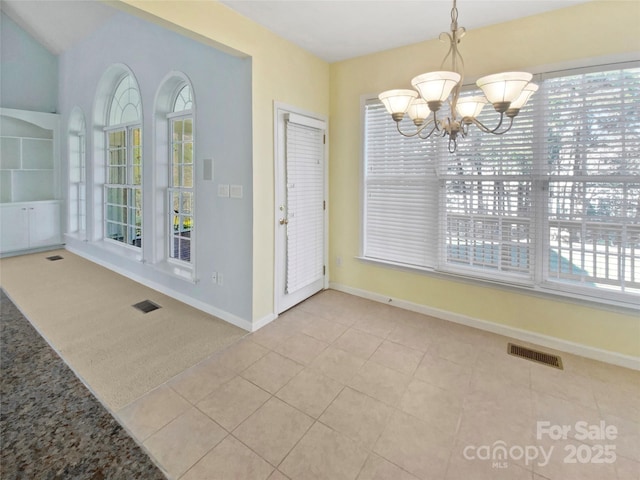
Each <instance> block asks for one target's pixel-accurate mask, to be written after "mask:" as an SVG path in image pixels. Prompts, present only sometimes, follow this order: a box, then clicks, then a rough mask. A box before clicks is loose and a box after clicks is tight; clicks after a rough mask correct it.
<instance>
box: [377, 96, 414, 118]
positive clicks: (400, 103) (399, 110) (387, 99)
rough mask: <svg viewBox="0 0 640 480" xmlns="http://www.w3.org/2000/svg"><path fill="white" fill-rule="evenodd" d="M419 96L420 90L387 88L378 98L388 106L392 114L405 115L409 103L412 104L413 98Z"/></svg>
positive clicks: (388, 110)
mask: <svg viewBox="0 0 640 480" xmlns="http://www.w3.org/2000/svg"><path fill="white" fill-rule="evenodd" d="M417 97H418V92H416V91H415V90H387V91H386V92H383V93H381V94H380V95H378V98H379V99H380V100H381V101H382V103H383V104H384V106H385V107H386V108H387V112H389V113H390V114H391V115H399V114H402V115H403V116H404V114H405V113H406V111H407V110H408V109H409V105H411V102H412V101H413V99H414V98H417ZM400 119H402V117H400Z"/></svg>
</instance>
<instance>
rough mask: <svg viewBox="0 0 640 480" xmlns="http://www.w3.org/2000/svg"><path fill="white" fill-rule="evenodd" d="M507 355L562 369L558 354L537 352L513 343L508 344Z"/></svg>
mask: <svg viewBox="0 0 640 480" xmlns="http://www.w3.org/2000/svg"><path fill="white" fill-rule="evenodd" d="M509 355H513V356H514V357H520V358H526V359H527V360H531V361H532V362H538V363H543V364H544V365H549V366H550V367H555V368H558V369H560V370H562V359H561V358H560V357H559V356H558V355H551V354H549V353H544V352H538V351H537V350H531V349H530V348H527V347H523V346H521V345H515V344H513V343H510V344H509Z"/></svg>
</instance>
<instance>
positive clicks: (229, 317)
mask: <svg viewBox="0 0 640 480" xmlns="http://www.w3.org/2000/svg"><path fill="white" fill-rule="evenodd" d="M66 249H67V250H68V251H69V252H71V253H73V254H75V255H78V256H79V257H82V258H85V259H87V260H89V261H91V262H93V263H97V264H98V265H100V266H102V267H104V268H107V269H109V270H111V271H112V272H116V273H118V274H120V275H122V276H124V277H127V278H130V279H131V280H133V281H135V282H138V283H140V284H142V285H144V286H145V287H149V288H151V289H153V290H156V291H157V292H160V293H163V294H165V295H167V296H168V297H171V298H175V299H176V300H179V301H180V302H182V303H186V304H187V305H189V306H191V307H193V308H197V309H198V310H201V311H203V312H205V313H208V314H209V315H213V316H214V317H218V318H219V319H221V320H224V321H225V322H227V323H230V324H232V325H235V326H236V327H240V328H242V329H243V330H246V331H248V332H251V331H253V330H255V329H256V328H255V327H254V326H253V325H252V323H251V322H250V321H248V320H245V319H243V318H240V317H238V316H237V315H234V314H232V313H229V312H227V311H224V310H221V309H219V308H216V307H213V306H211V305H209V304H207V303H205V302H202V301H200V300H197V299H195V298H192V297H189V296H188V295H185V294H183V293H180V292H176V291H175V290H173V289H171V288H168V287H166V286H164V285H161V284H159V283H156V282H153V281H151V280H149V279H147V278H144V277H141V276H140V275H136V274H133V273H131V272H130V271H128V270H125V269H123V268H120V267H117V266H115V265H112V264H111V263H109V262H106V261H104V260H102V259H101V258H98V257H95V256H93V255H90V254H88V253H86V252H83V251H81V250H77V249H75V248H73V247H71V246H69V245H67V247H66ZM267 323H268V322H267Z"/></svg>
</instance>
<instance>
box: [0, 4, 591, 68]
mask: <svg viewBox="0 0 640 480" xmlns="http://www.w3.org/2000/svg"><path fill="white" fill-rule="evenodd" d="M152 1H161V0H152ZM193 1H201V0H193ZM586 1H588V0H491V1H489V0H458V11H459V25H460V26H464V27H465V28H467V30H472V29H474V28H479V27H483V26H487V25H492V24H496V23H501V22H505V21H509V20H513V19H516V18H521V17H526V16H530V15H535V14H538V13H542V12H545V11H550V10H555V9H558V8H564V7H568V6H571V5H574V4H576V3H584V2H586ZM222 3H224V4H225V5H227V6H229V7H230V8H232V9H234V10H236V11H237V12H238V13H240V14H241V15H244V16H245V17H248V18H250V19H252V20H254V21H255V22H257V23H259V24H261V25H263V26H265V27H266V28H268V29H269V30H271V31H273V32H275V33H277V34H278V35H280V36H282V37H284V38H286V39H288V40H290V41H292V42H293V43H295V44H297V45H299V46H301V47H302V48H304V49H306V50H308V51H310V52H311V53H313V54H315V55H316V56H318V57H320V58H322V59H324V60H326V61H328V62H336V61H340V60H345V59H348V58H353V57H357V56H360V55H366V54H368V53H373V52H378V51H382V50H388V49H390V48H395V47H400V46H403V45H409V44H412V43H416V42H420V41H423V40H428V39H432V38H436V37H437V36H438V35H439V34H440V32H442V31H448V30H449V25H450V23H451V17H450V11H451V6H452V2H451V1H450V0H222ZM0 5H1V7H2V10H4V11H5V12H6V13H7V14H8V15H9V16H10V17H11V18H12V19H13V20H14V21H15V22H16V23H18V24H19V25H20V26H21V27H22V28H24V29H25V30H26V31H27V32H29V33H30V34H31V35H32V36H34V37H35V38H36V39H37V40H38V41H39V42H40V43H42V44H43V45H44V46H45V47H47V48H48V49H49V50H51V51H52V52H53V53H56V54H59V53H61V52H63V51H64V50H65V49H67V48H69V47H70V46H71V45H73V44H74V43H75V42H77V41H79V40H80V39H82V38H83V37H85V36H86V35H88V34H89V33H91V32H92V31H93V30H95V29H96V28H98V27H99V26H100V25H101V24H102V23H104V22H105V21H107V20H108V19H109V17H110V16H111V15H113V14H114V13H115V12H116V10H114V9H113V8H111V7H109V6H107V5H106V4H104V3H102V2H100V1H98V0H84V1H73V0H1V3H0Z"/></svg>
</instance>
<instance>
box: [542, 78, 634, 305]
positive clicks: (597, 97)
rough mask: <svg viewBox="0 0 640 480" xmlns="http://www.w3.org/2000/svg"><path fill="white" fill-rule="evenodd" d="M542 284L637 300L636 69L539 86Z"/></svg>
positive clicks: (556, 80) (566, 79) (565, 79)
mask: <svg viewBox="0 0 640 480" xmlns="http://www.w3.org/2000/svg"><path fill="white" fill-rule="evenodd" d="M544 94H545V104H546V108H545V110H544V131H545V135H546V138H545V150H546V151H545V158H546V159H547V164H548V168H549V174H550V175H549V189H548V228H547V236H548V240H549V249H548V256H549V258H548V260H547V268H548V272H547V275H548V278H549V280H550V281H555V282H563V283H564V284H567V285H577V286H582V287H591V288H593V287H597V288H600V289H604V290H613V291H617V292H621V293H624V292H633V293H640V156H639V152H640V68H635V69H620V70H613V71H606V72H593V73H585V74H580V75H571V76H563V77H558V78H550V79H548V80H546V81H545V92H544Z"/></svg>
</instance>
